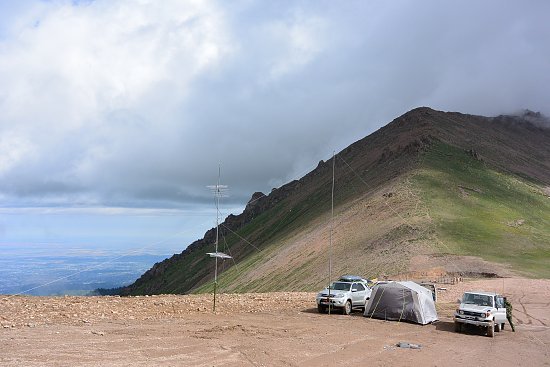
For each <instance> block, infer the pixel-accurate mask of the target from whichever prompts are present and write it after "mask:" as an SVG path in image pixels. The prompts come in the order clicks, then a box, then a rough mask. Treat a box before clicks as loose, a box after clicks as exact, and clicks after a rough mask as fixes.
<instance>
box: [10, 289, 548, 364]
mask: <svg viewBox="0 0 550 367" xmlns="http://www.w3.org/2000/svg"><path fill="white" fill-rule="evenodd" d="M443 287H445V288H447V289H446V290H444V291H441V292H440V293H439V302H438V313H439V318H440V321H439V322H436V323H435V324H432V325H426V326H420V325H415V324H410V323H404V322H401V323H398V322H387V321H383V320H376V319H369V318H365V317H362V314H361V313H360V312H356V313H354V314H352V315H351V316H344V315H340V314H333V315H326V314H318V313H317V311H316V308H315V301H314V296H315V295H314V294H313V293H270V294H265V293H264V294H240V295H221V296H220V297H219V298H218V302H217V312H216V313H213V312H212V297H211V295H210V296H208V295H200V296H195V295H192V296H174V295H167V296H151V297H128V298H119V297H20V296H15V297H12V296H2V297H0V324H1V325H2V326H1V328H0V345H1V348H0V365H1V366H247V365H249V366H328V365H333V364H335V363H338V364H348V365H374V366H411V365H414V366H417V365H418V366H455V365H456V366H458V365H484V366H489V365H491V366H550V280H528V279H517V278H505V279H491V280H476V281H466V282H463V283H460V284H458V285H452V286H451V285H445V286H443ZM503 289H504V292H502V291H503ZM464 290H487V291H489V290H495V291H498V292H502V293H504V294H505V295H507V296H508V297H509V299H511V301H512V303H513V305H514V318H515V322H516V325H517V327H516V331H517V332H515V333H512V332H511V330H510V327H509V326H508V325H507V326H506V328H505V330H504V331H501V332H499V333H496V335H495V337H494V338H489V337H487V336H484V335H483V334H482V332H480V331H478V330H477V329H475V328H472V329H470V330H468V331H467V332H464V333H460V334H458V333H455V332H454V331H453V324H452V319H451V315H452V312H453V310H454V308H455V306H456V303H455V301H456V299H457V298H458V297H460V295H461V294H462V292H463V291H464ZM398 342H408V343H415V344H420V345H421V348H420V349H403V348H398V347H396V344H397V343H398Z"/></svg>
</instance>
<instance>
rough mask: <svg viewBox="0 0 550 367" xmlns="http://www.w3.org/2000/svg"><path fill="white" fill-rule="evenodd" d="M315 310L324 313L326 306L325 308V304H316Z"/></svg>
mask: <svg viewBox="0 0 550 367" xmlns="http://www.w3.org/2000/svg"><path fill="white" fill-rule="evenodd" d="M317 311H319V313H326V312H327V308H326V307H325V306H322V305H318V306H317Z"/></svg>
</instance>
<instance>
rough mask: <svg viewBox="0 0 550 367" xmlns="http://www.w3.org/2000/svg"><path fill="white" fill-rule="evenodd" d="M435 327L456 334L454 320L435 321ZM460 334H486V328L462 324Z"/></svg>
mask: <svg viewBox="0 0 550 367" xmlns="http://www.w3.org/2000/svg"><path fill="white" fill-rule="evenodd" d="M435 329H436V330H437V331H444V332H448V333H453V334H458V333H457V332H456V331H455V323H454V321H438V322H436V323H435ZM460 334H465V335H476V336H479V335H486V334H487V330H486V329H485V328H480V327H477V326H474V325H462V331H461V332H460Z"/></svg>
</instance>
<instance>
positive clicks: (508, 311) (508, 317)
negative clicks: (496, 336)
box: [504, 300, 516, 332]
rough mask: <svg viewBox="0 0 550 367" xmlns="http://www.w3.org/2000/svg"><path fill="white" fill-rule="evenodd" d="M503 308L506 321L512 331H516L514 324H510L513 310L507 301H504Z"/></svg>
mask: <svg viewBox="0 0 550 367" xmlns="http://www.w3.org/2000/svg"><path fill="white" fill-rule="evenodd" d="M504 306H505V307H506V319H508V322H509V323H510V327H511V328H512V331H513V332H515V331H516V329H515V328H514V323H513V322H512V310H513V309H514V308H513V307H512V304H511V303H510V302H508V300H506V301H504Z"/></svg>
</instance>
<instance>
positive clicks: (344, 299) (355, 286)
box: [316, 275, 372, 315]
mask: <svg viewBox="0 0 550 367" xmlns="http://www.w3.org/2000/svg"><path fill="white" fill-rule="evenodd" d="M368 283H369V281H368V280H366V279H363V278H361V277H358V276H352V275H346V276H342V277H340V279H339V280H338V281H336V282H333V283H332V284H331V285H330V286H329V287H327V288H325V289H323V290H322V291H321V292H319V293H318V294H317V297H316V302H317V310H318V311H319V312H320V313H325V312H327V310H328V308H329V307H330V308H331V310H332V309H339V310H342V313H343V314H345V315H349V314H350V313H351V311H352V310H353V309H354V308H359V309H363V310H364V309H365V304H366V302H367V300H368V299H369V298H370V295H371V293H372V290H371V288H370V287H369V285H368Z"/></svg>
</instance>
